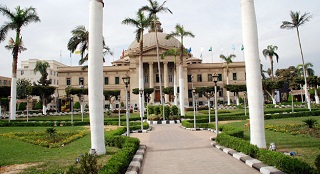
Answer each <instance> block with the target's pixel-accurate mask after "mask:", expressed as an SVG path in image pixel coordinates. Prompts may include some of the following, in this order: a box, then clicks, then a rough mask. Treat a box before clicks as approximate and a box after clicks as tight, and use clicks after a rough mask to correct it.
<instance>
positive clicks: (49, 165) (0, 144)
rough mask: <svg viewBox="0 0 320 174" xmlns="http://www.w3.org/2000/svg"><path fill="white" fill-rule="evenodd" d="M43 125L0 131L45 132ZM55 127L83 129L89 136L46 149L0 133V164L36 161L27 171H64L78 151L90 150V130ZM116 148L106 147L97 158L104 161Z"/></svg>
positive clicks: (64, 129) (0, 129)
mask: <svg viewBox="0 0 320 174" xmlns="http://www.w3.org/2000/svg"><path fill="white" fill-rule="evenodd" d="M46 128H47V127H0V133H1V134H2V133H8V132H32V131H33V132H45V131H46ZM56 129H57V131H62V132H70V131H76V130H86V131H88V135H86V136H84V137H83V138H80V139H78V140H76V141H73V142H71V143H70V144H67V145H65V146H64V147H60V148H46V147H42V146H39V145H33V144H30V143H26V142H22V141H19V140H15V139H9V138H5V137H2V136H0V166H6V165H13V164H26V163H39V165H37V166H35V167H31V168H29V169H28V170H27V171H26V172H28V171H29V172H30V173H35V171H38V170H39V169H40V170H42V172H41V173H59V172H60V171H61V172H63V171H64V170H66V169H67V168H68V167H69V166H70V165H72V164H74V163H75V159H76V158H77V157H79V155H80V154H84V153H87V152H88V151H89V149H90V146H91V142H90V133H89V132H90V131H89V130H88V129H87V128H85V127H81V126H74V127H56ZM117 150H118V149H117V148H114V147H107V153H106V155H103V156H100V157H99V159H98V161H99V163H100V164H104V163H105V162H106V161H107V160H108V159H109V158H110V157H111V156H112V154H114V153H116V152H117ZM38 172H39V171H38ZM38 172H37V173H38Z"/></svg>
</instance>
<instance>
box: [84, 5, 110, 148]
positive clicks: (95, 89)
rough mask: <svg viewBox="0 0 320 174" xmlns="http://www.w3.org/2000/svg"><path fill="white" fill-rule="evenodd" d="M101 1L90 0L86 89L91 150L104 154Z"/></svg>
mask: <svg viewBox="0 0 320 174" xmlns="http://www.w3.org/2000/svg"><path fill="white" fill-rule="evenodd" d="M103 5H104V4H103V0H90V10H89V33H90V34H89V43H90V44H89V60H88V82H89V83H88V89H89V96H88V97H89V109H90V129H91V149H95V150H96V152H97V154H105V153H106V148H105V142H104V113H103V103H104V100H103V59H102V57H103V55H102V51H103V48H102V26H103V25H102V23H103V20H102V19H103Z"/></svg>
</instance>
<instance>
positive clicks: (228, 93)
mask: <svg viewBox="0 0 320 174" xmlns="http://www.w3.org/2000/svg"><path fill="white" fill-rule="evenodd" d="M228 74H229V73H228V70H227V85H229V75H228ZM227 98H228V102H227V103H228V106H229V105H230V91H227Z"/></svg>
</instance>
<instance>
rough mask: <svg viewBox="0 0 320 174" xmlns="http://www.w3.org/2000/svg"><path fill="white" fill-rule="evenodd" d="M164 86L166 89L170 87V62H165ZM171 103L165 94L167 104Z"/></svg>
mask: <svg viewBox="0 0 320 174" xmlns="http://www.w3.org/2000/svg"><path fill="white" fill-rule="evenodd" d="M163 70H164V71H163V86H164V87H165V88H166V87H168V86H169V85H168V84H169V73H168V62H163ZM166 102H170V101H169V95H168V94H165V103H166Z"/></svg>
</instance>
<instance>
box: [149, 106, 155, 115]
mask: <svg viewBox="0 0 320 174" xmlns="http://www.w3.org/2000/svg"><path fill="white" fill-rule="evenodd" d="M148 112H149V114H154V106H153V105H148Z"/></svg>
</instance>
